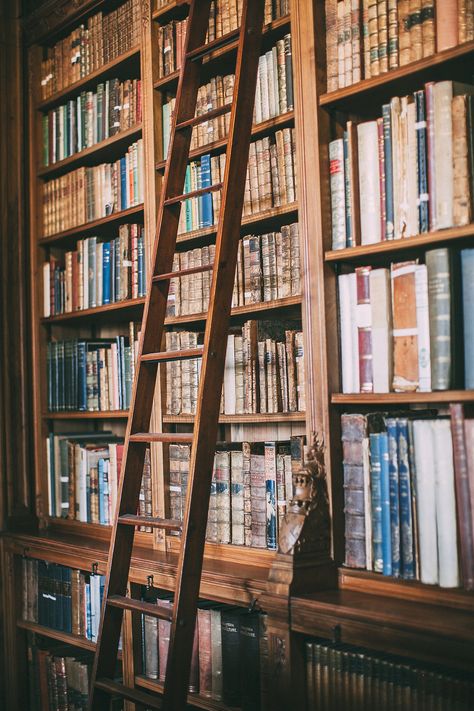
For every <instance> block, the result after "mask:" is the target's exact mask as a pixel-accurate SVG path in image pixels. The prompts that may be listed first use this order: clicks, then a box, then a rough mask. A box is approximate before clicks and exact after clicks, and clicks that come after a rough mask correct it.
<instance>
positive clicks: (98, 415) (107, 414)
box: [43, 410, 128, 420]
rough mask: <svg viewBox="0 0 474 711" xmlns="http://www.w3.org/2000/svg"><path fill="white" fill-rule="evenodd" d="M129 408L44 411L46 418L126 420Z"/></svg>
mask: <svg viewBox="0 0 474 711" xmlns="http://www.w3.org/2000/svg"><path fill="white" fill-rule="evenodd" d="M127 418H128V410H107V411H106V410H98V411H95V412H89V411H88V410H86V411H84V412H82V411H79V410H59V411H58V412H44V413H43V419H44V420H126V419H127Z"/></svg>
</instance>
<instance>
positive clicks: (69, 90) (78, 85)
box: [36, 47, 140, 111]
mask: <svg viewBox="0 0 474 711" xmlns="http://www.w3.org/2000/svg"><path fill="white" fill-rule="evenodd" d="M139 54H140V47H132V49H129V50H128V52H123V54H121V55H120V56H118V57H116V58H115V59H112V60H111V61H110V62H107V64H104V65H103V66H102V67H100V69H96V70H95V71H94V72H91V73H90V74H88V75H87V76H86V77H82V79H79V81H76V82H74V84H70V85H69V86H68V87H66V88H65V89H61V91H57V92H56V93H55V94H53V95H52V96H50V97H48V98H47V99H44V101H40V102H39V103H38V104H37V106H36V108H37V109H38V111H48V110H49V109H52V108H54V106H56V105H57V104H60V103H61V101H62V99H65V98H66V97H67V96H70V95H71V94H74V93H76V92H77V91H80V90H81V89H83V88H84V87H85V86H87V85H88V84H90V83H92V82H94V81H96V80H97V79H100V77H101V76H102V75H103V74H107V72H109V71H111V70H112V69H116V68H117V67H119V66H120V65H121V64H122V63H123V62H126V61H127V60H129V59H132V58H133V57H134V56H135V55H137V56H138V55H139Z"/></svg>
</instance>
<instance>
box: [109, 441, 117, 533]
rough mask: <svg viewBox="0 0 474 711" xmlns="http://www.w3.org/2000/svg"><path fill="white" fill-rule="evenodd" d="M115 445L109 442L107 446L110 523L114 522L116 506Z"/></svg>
mask: <svg viewBox="0 0 474 711" xmlns="http://www.w3.org/2000/svg"><path fill="white" fill-rule="evenodd" d="M117 486H118V472H117V445H116V444H114V443H113V442H111V443H110V444H109V509H110V522H111V523H113V522H114V520H115V508H116V506H117Z"/></svg>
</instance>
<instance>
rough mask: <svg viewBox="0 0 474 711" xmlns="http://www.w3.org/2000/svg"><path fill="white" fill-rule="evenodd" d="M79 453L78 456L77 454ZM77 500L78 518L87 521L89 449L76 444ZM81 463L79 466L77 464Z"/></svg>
mask: <svg viewBox="0 0 474 711" xmlns="http://www.w3.org/2000/svg"><path fill="white" fill-rule="evenodd" d="M76 455H77V456H76ZM75 459H76V501H77V502H78V511H77V516H76V518H77V520H78V521H83V522H84V523H86V522H87V451H86V449H85V448H84V447H81V446H80V445H78V444H76V447H75ZM77 464H79V467H78V466H77Z"/></svg>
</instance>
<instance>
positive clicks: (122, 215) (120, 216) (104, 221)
mask: <svg viewBox="0 0 474 711" xmlns="http://www.w3.org/2000/svg"><path fill="white" fill-rule="evenodd" d="M143 209H144V207H143V203H141V204H140V205H135V206H134V207H129V208H127V209H126V210H119V211H118V212H113V213H112V214H111V215H107V216H106V217H100V218H99V219H98V220H92V221H91V222H84V223H83V224H82V225H78V226H77V227H71V228H69V229H68V230H63V232H56V234H54V235H49V236H48V237H43V238H42V239H40V240H38V244H39V245H48V244H52V243H54V242H58V241H59V240H62V239H65V238H66V237H75V236H76V235H80V234H82V233H83V232H91V230H95V229H98V228H100V227H102V226H103V225H108V224H111V223H113V222H120V220H126V219H127V218H128V217H133V216H134V215H139V214H141V213H143Z"/></svg>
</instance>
